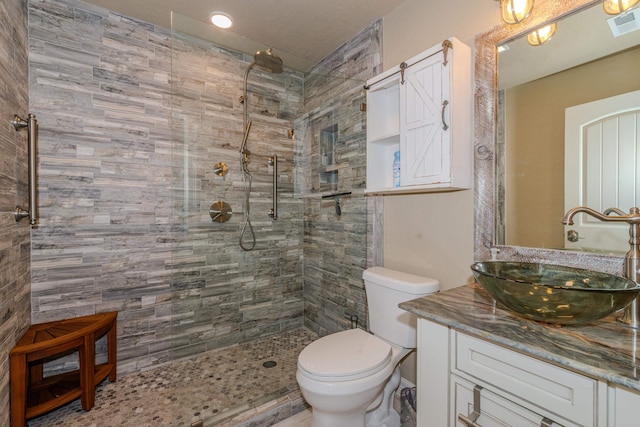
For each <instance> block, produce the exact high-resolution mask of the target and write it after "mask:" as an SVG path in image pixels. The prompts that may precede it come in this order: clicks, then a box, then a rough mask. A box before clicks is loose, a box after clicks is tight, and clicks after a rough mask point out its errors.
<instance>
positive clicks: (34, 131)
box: [11, 114, 38, 225]
mask: <svg viewBox="0 0 640 427" xmlns="http://www.w3.org/2000/svg"><path fill="white" fill-rule="evenodd" d="M11 124H12V125H13V127H14V128H15V130H16V131H20V130H21V129H22V128H27V135H28V138H29V147H28V150H27V155H28V157H29V159H28V161H29V164H28V166H29V170H28V173H29V208H28V209H27V210H25V209H23V208H21V207H20V206H16V210H15V212H14V213H13V216H14V217H15V218H16V221H20V220H21V219H22V218H29V223H30V224H31V225H36V224H37V223H38V185H37V184H38V181H37V179H38V175H37V165H38V121H37V120H36V116H35V114H29V118H28V119H27V120H24V119H22V118H21V117H20V116H18V115H17V114H16V115H15V116H14V117H13V121H12V122H11Z"/></svg>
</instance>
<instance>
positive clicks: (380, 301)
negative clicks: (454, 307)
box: [362, 267, 440, 348]
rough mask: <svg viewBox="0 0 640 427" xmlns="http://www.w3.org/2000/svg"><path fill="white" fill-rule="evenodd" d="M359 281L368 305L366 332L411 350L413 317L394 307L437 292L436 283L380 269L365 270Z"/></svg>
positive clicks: (437, 285)
mask: <svg viewBox="0 0 640 427" xmlns="http://www.w3.org/2000/svg"><path fill="white" fill-rule="evenodd" d="M362 278H363V279H364V286H365V291H366V293H367V303H368V306H369V329H370V331H371V332H372V333H373V334H374V335H376V336H378V337H380V338H382V339H384V340H386V341H388V342H391V343H393V344H397V345H399V346H401V347H404V348H415V346H416V324H417V318H416V316H415V315H414V314H412V313H409V312H407V311H404V310H402V309H401V308H399V307H398V304H400V303H401V302H405V301H409V300H412V299H416V298H420V297H421V296H424V295H429V294H432V293H434V292H438V291H439V290H440V283H439V282H438V281H437V280H435V279H430V278H427V277H420V276H414V275H413V274H408V273H403V272H400V271H396V270H391V269H388V268H384V267H372V268H368V269H366V270H365V271H364V272H363V274H362Z"/></svg>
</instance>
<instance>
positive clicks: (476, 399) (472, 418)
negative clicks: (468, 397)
mask: <svg viewBox="0 0 640 427" xmlns="http://www.w3.org/2000/svg"><path fill="white" fill-rule="evenodd" d="M481 390H482V387H480V386H479V385H477V386H474V387H473V412H471V413H470V414H469V416H465V415H462V414H458V420H459V421H460V422H461V423H463V424H465V425H466V426H467V427H482V426H481V425H480V424H478V423H476V420H477V419H478V418H479V417H480V391H481Z"/></svg>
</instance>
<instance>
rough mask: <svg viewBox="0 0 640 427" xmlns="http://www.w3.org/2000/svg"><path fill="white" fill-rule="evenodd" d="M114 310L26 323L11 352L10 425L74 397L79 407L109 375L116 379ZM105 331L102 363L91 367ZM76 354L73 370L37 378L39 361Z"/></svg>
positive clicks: (87, 405) (90, 401) (89, 404)
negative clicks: (104, 349) (75, 367)
mask: <svg viewBox="0 0 640 427" xmlns="http://www.w3.org/2000/svg"><path fill="white" fill-rule="evenodd" d="M117 316H118V313H117V312H109V313H100V314H94V315H91V316H83V317H78V318H75V319H66V320H58V321H53V322H47V323H40V324H37V325H31V327H29V329H28V330H27V332H25V334H24V335H23V336H22V338H21V339H20V341H18V343H17V344H16V346H15V347H14V348H13V350H11V353H10V360H11V374H10V375H11V377H10V378H11V380H10V381H11V386H10V388H11V426H12V427H24V426H25V425H26V421H27V420H28V419H31V418H34V417H37V416H38V415H42V414H44V413H45V412H49V411H51V410H53V409H56V408H59V407H60V406H62V405H64V404H66V403H68V402H71V401H72V400H74V399H77V398H78V397H80V398H81V401H82V409H84V410H85V411H88V410H89V409H91V408H93V405H94V403H95V388H96V385H97V384H99V383H100V382H101V381H102V380H104V379H105V378H106V377H107V376H109V381H111V382H113V381H115V380H116V317H117ZM105 334H107V353H108V356H107V363H105V364H102V365H98V366H96V364H95V342H96V340H97V339H98V338H100V337H102V336H103V335H105ZM75 351H77V352H78V357H79V369H78V370H77V371H72V372H66V373H63V374H59V375H53V376H50V377H47V378H44V377H43V369H42V365H43V363H44V362H46V361H48V360H51V358H53V357H55V356H58V357H61V356H64V355H66V354H69V353H71V352H75Z"/></svg>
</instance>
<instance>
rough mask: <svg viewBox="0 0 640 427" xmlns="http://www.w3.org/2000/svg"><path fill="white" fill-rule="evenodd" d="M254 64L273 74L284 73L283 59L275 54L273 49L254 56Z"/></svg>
mask: <svg viewBox="0 0 640 427" xmlns="http://www.w3.org/2000/svg"><path fill="white" fill-rule="evenodd" d="M253 62H254V63H255V64H256V65H257V66H258V67H260V68H262V69H263V70H265V71H268V72H270V73H273V74H280V73H282V59H281V58H280V57H279V56H278V55H276V54H275V53H273V51H272V50H271V48H268V49H267V50H264V51H263V50H259V51H257V52H256V54H255V55H254V56H253Z"/></svg>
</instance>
